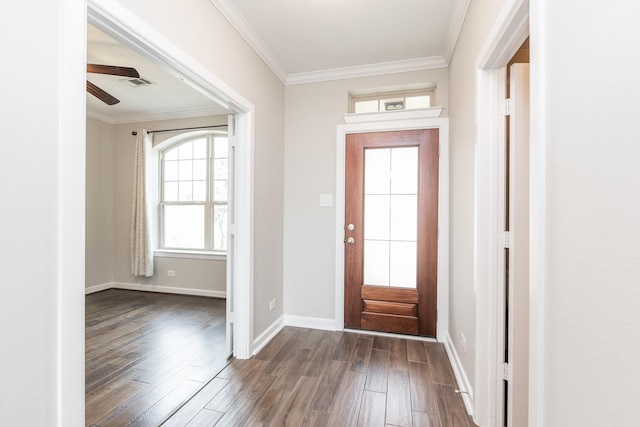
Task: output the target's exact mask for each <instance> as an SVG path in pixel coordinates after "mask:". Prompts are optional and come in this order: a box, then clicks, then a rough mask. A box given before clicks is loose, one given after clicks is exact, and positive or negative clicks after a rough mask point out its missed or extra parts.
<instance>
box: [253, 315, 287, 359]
mask: <svg viewBox="0 0 640 427" xmlns="http://www.w3.org/2000/svg"><path fill="white" fill-rule="evenodd" d="M282 328H284V316H281V317H280V318H279V319H278V320H276V321H275V322H273V323H272V324H271V326H269V327H268V328H267V330H266V331H264V332H263V333H261V334H260V336H259V337H258V338H256V339H255V340H253V355H254V356H255V355H256V354H258V353H259V352H260V350H262V348H263V347H264V346H265V345H267V344H268V343H269V341H271V340H272V339H273V337H275V336H276V334H277V333H278V332H280V331H281V330H282Z"/></svg>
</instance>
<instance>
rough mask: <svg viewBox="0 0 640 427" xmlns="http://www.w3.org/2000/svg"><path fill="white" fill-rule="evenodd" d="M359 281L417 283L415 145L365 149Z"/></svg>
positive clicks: (416, 148)
mask: <svg viewBox="0 0 640 427" xmlns="http://www.w3.org/2000/svg"><path fill="white" fill-rule="evenodd" d="M364 174H365V176H364V193H365V195H364V262H363V263H364V283H365V284H370V285H379V286H391V287H410V288H416V286H417V223H418V210H417V208H418V206H417V200H418V194H417V193H418V147H401V148H368V149H365V172H364Z"/></svg>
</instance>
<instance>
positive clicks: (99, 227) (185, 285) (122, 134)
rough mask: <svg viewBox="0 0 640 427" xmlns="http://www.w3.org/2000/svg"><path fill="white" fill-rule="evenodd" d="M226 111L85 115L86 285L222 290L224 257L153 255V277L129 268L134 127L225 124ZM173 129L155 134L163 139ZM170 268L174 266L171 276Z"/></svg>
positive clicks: (216, 293) (204, 292)
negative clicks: (123, 119) (167, 116)
mask: <svg viewBox="0 0 640 427" xmlns="http://www.w3.org/2000/svg"><path fill="white" fill-rule="evenodd" d="M226 123H227V116H226V115H225V116H219V117H199V118H192V119H181V120H165V121H153V122H144V123H130V124H120V125H112V124H108V123H105V122H102V121H100V120H96V119H92V118H88V119H87V196H86V218H87V222H86V255H85V277H86V279H85V287H86V288H89V289H91V288H92V287H98V288H99V289H101V285H107V286H111V285H114V286H122V285H134V284H138V285H150V286H152V288H151V289H155V290H158V291H169V292H173V291H175V292H187V293H189V292H193V293H196V294H202V295H212V296H221V295H222V294H223V293H225V292H226V261H224V260H211V259H197V258H196V259H186V258H175V257H169V256H156V257H155V259H154V262H155V274H154V276H153V277H150V278H145V277H134V276H133V275H132V274H131V273H130V270H131V268H130V261H129V248H130V229H131V203H132V199H133V194H132V191H133V165H134V162H133V156H134V153H135V137H134V136H133V135H131V132H132V131H133V130H136V129H142V128H145V129H175V128H182V127H189V126H204V125H210V124H214V125H215V124H226ZM172 135H176V133H161V134H157V137H156V139H157V140H162V139H165V138H167V137H168V136H172ZM168 270H173V271H174V272H175V276H174V277H169V276H168V274H167V271H168Z"/></svg>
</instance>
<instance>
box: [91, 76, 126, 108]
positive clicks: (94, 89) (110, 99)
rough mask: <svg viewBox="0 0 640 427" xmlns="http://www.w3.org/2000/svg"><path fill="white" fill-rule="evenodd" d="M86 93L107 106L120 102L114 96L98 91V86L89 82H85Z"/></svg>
mask: <svg viewBox="0 0 640 427" xmlns="http://www.w3.org/2000/svg"><path fill="white" fill-rule="evenodd" d="M87 92H89V93H90V94H91V95H93V96H95V97H96V98H98V99H99V100H100V101H102V102H104V103H105V104H107V105H114V104H117V103H118V102H120V100H119V99H117V98H116V97H114V96H111V95H110V94H108V93H107V92H105V91H104V90H102V89H100V88H99V87H98V86H96V85H94V84H93V83H91V82H90V81H87Z"/></svg>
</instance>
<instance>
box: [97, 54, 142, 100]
mask: <svg viewBox="0 0 640 427" xmlns="http://www.w3.org/2000/svg"><path fill="white" fill-rule="evenodd" d="M87 73H96V74H108V75H111V76H122V77H132V78H136V79H138V78H140V74H138V71H136V69H135V68H131V67H118V66H115V65H99V64H87ZM87 92H89V93H90V94H91V95H93V96H95V97H96V98H98V99H99V100H101V101H102V102H104V103H105V104H107V105H114V104H117V103H118V102H120V100H119V99H118V98H116V97H114V96H113V95H111V94H110V93H108V92H105V91H104V90H102V89H100V88H99V87H98V86H96V85H94V84H93V83H91V82H90V81H89V80H87Z"/></svg>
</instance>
